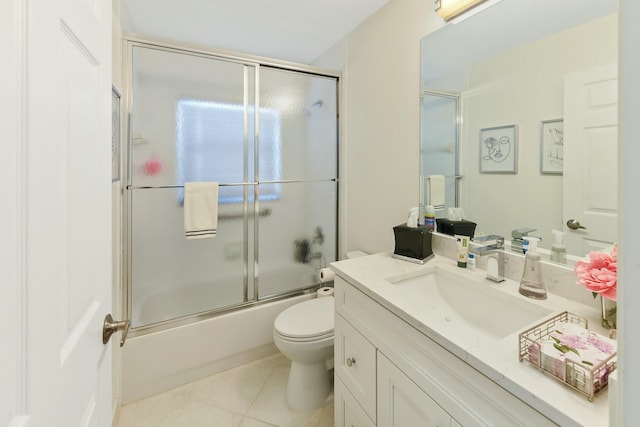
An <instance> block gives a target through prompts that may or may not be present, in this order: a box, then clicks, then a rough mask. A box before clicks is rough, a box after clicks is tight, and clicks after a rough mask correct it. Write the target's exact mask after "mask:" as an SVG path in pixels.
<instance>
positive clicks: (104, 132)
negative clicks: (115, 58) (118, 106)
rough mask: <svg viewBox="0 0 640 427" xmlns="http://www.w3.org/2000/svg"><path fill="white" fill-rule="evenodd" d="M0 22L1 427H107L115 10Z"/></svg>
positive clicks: (71, 4)
mask: <svg viewBox="0 0 640 427" xmlns="http://www.w3.org/2000/svg"><path fill="white" fill-rule="evenodd" d="M0 15H3V18H2V21H1V22H2V23H3V24H8V25H9V27H8V28H9V29H8V30H6V28H3V33H2V35H3V37H4V36H5V35H7V34H5V33H4V31H7V33H8V35H9V36H10V43H9V44H8V45H4V44H3V45H2V47H3V51H2V52H1V53H2V54H5V53H6V54H8V58H9V61H8V64H9V69H4V70H3V77H4V76H5V75H7V76H8V77H9V78H10V82H11V83H14V85H13V87H12V88H11V90H9V91H8V92H4V93H3V96H6V97H7V98H5V102H6V103H8V104H9V108H10V109H12V110H13V113H14V116H15V117H14V118H15V121H14V122H13V123H12V124H10V125H11V126H12V127H11V129H10V130H11V131H10V132H9V133H8V136H9V138H12V140H9V141H8V142H9V144H7V145H8V146H9V153H10V157H11V159H10V160H12V161H13V162H14V167H13V168H12V169H10V170H9V172H10V176H8V178H9V180H8V182H6V184H7V185H6V186H5V183H4V182H3V187H11V188H4V190H3V195H4V196H6V197H3V203H7V204H9V205H10V209H9V210H8V211H9V212H10V213H11V214H10V215H7V218H4V215H5V212H3V218H0V219H2V220H5V219H6V220H7V221H8V225H7V226H6V227H7V229H8V230H13V231H12V232H11V233H10V234H7V239H4V238H3V239H0V241H2V242H3V243H2V245H1V246H2V250H3V251H4V252H7V253H8V252H12V253H13V254H14V255H13V256H12V258H10V259H9V261H10V262H11V265H10V266H9V271H10V274H11V277H9V279H10V280H11V281H10V282H8V286H7V287H6V289H9V290H10V291H11V292H9V293H8V296H9V299H7V300H5V299H4V298H3V299H1V300H0V312H5V311H6V310H7V309H9V313H11V315H12V316H13V319H12V320H13V321H12V322H10V323H9V324H8V325H6V324H5V325H3V328H5V329H8V331H6V332H7V333H8V337H9V340H10V341H9V343H8V344H9V347H8V348H7V347H5V346H4V345H3V346H2V347H3V351H1V352H0V357H2V359H0V364H1V365H2V366H3V368H2V371H0V372H2V374H3V376H2V378H0V379H1V380H2V381H0V395H1V396H2V399H0V400H1V401H3V403H2V405H3V406H2V407H1V409H2V412H1V413H0V417H1V418H0V425H2V426H9V425H11V426H13V425H21V426H25V427H31V426H33V427H48V426H55V427H57V426H64V427H69V426H100V427H102V426H104V427H106V426H110V425H111V417H112V416H111V410H112V408H111V351H110V346H109V345H107V346H105V345H103V344H102V324H103V319H104V317H105V315H106V314H107V313H109V312H110V311H111V298H110V297H111V241H110V240H111V165H110V160H111V141H110V139H111V138H110V132H111V128H110V123H111V104H110V103H111V0H38V1H30V2H25V1H23V0H9V1H4V2H2V6H0ZM4 67H5V64H4V63H3V68H4ZM4 73H6V74H4ZM3 80H4V79H3ZM3 128H4V123H3ZM3 133H4V132H3ZM5 135H6V134H5ZM3 227H5V225H4V224H3ZM3 230H4V228H3ZM2 287H3V288H5V283H3V284H2ZM3 296H5V295H4V294H3ZM0 320H4V319H0ZM3 332H5V331H4V329H3ZM4 338H5V337H4V335H3V339H4ZM6 362H8V364H7V365H5V363H6ZM7 366H8V367H7ZM7 372H13V374H12V375H11V376H10V377H9V376H8V375H4V374H6V373H7ZM5 379H9V381H4V380H5ZM5 397H6V398H5Z"/></svg>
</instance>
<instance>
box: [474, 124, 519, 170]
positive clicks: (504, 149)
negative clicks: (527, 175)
mask: <svg viewBox="0 0 640 427" xmlns="http://www.w3.org/2000/svg"><path fill="white" fill-rule="evenodd" d="M480 173H514V174H515V173H518V125H508V126H498V127H492V128H484V129H480Z"/></svg>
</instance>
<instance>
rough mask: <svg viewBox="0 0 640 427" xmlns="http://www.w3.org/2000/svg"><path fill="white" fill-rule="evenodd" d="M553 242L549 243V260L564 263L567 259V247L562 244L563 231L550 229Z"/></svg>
mask: <svg viewBox="0 0 640 427" xmlns="http://www.w3.org/2000/svg"><path fill="white" fill-rule="evenodd" d="M551 232H552V233H553V236H554V239H555V243H554V244H553V245H551V261H554V262H560V263H563V264H564V263H565V262H566V261H567V248H565V246H564V242H563V240H564V233H563V232H562V231H560V230H551Z"/></svg>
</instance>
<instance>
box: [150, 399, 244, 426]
mask: <svg viewBox="0 0 640 427" xmlns="http://www.w3.org/2000/svg"><path fill="white" fill-rule="evenodd" d="M242 418H243V416H242V415H241V414H237V413H234V412H231V411H227V410H226V409H221V408H217V407H214V406H211V405H208V404H206V403H204V402H200V401H197V400H189V401H186V402H185V403H184V404H183V405H182V406H180V408H177V410H175V411H172V412H171V413H169V414H168V415H167V417H166V418H165V419H164V420H163V422H162V424H160V425H161V426H162V427H237V426H238V425H240V423H241V422H242Z"/></svg>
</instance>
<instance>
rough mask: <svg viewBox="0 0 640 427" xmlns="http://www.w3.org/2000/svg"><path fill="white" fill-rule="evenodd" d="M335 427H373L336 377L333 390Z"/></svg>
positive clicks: (354, 399) (371, 422) (365, 414)
mask: <svg viewBox="0 0 640 427" xmlns="http://www.w3.org/2000/svg"><path fill="white" fill-rule="evenodd" d="M334 403H335V427H375V424H374V423H373V421H371V419H370V418H369V417H368V416H367V413H366V412H364V409H362V407H361V406H360V405H359V404H358V402H357V401H356V398H355V397H353V395H352V394H351V393H350V392H349V389H347V387H346V386H345V385H344V383H343V382H342V381H340V378H339V377H337V376H336V379H335V389H334Z"/></svg>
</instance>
